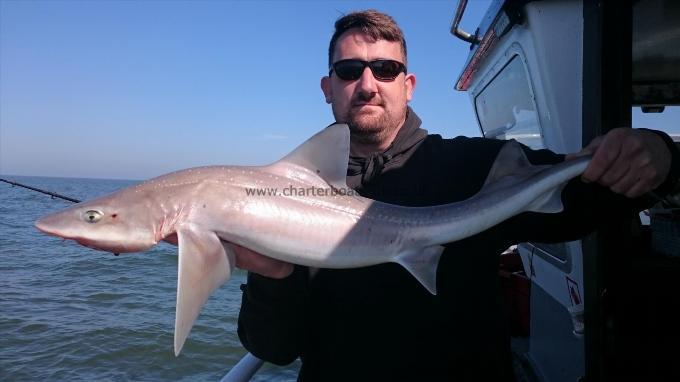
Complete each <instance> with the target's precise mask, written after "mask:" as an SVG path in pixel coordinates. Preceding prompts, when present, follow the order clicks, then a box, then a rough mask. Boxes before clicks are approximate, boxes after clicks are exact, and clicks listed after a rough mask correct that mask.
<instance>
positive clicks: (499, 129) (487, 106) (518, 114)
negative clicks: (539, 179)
mask: <svg viewBox="0 0 680 382" xmlns="http://www.w3.org/2000/svg"><path fill="white" fill-rule="evenodd" d="M475 112H476V113H477V118H478V119H479V123H480V125H481V127H482V132H483V134H484V136H485V137H487V138H496V139H516V140H518V141H519V142H522V143H524V144H525V145H527V146H529V147H531V148H533V149H540V148H544V147H545V145H544V144H543V138H542V135H541V129H540V125H539V120H538V113H537V112H536V106H535V103H534V97H533V94H532V92H531V89H530V85H529V79H528V78H527V75H526V71H525V70H524V65H523V63H522V60H521V58H520V57H519V56H518V55H515V56H513V58H512V59H511V60H510V62H508V64H507V65H505V67H504V68H503V69H502V70H501V71H500V72H499V73H498V74H497V75H496V76H495V77H494V78H493V79H492V80H491V81H490V82H489V84H488V85H486V87H485V88H484V89H483V90H482V91H481V92H480V93H479V95H477V96H476V97H475Z"/></svg>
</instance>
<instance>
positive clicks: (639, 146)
mask: <svg viewBox="0 0 680 382" xmlns="http://www.w3.org/2000/svg"><path fill="white" fill-rule="evenodd" d="M587 154H592V155H593V159H592V160H591V161H590V164H589V165H588V168H586V170H585V171H584V172H583V175H581V179H582V180H583V181H584V182H586V183H590V182H597V183H599V184H601V185H603V186H606V187H609V189H611V190H612V191H614V192H616V193H619V194H623V195H625V196H627V197H629V198H637V197H639V196H642V195H644V194H645V193H647V192H649V191H652V190H654V189H655V188H657V187H659V186H660V185H661V184H662V183H663V182H664V180H665V179H666V177H667V176H668V171H670V167H671V153H670V150H669V149H668V147H667V146H666V143H665V142H664V141H663V139H662V138H661V137H659V136H658V135H656V134H654V133H652V132H649V131H646V130H636V129H631V128H618V129H613V130H611V131H609V132H608V133H607V134H605V135H604V136H600V137H597V138H595V139H593V141H592V142H591V143H590V144H589V145H588V146H587V147H585V148H584V149H583V150H581V151H580V152H579V153H576V154H571V155H568V156H567V159H570V158H574V157H577V156H581V155H587Z"/></svg>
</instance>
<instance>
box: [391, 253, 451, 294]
mask: <svg viewBox="0 0 680 382" xmlns="http://www.w3.org/2000/svg"><path fill="white" fill-rule="evenodd" d="M442 252H444V247H442V246H441V245H433V246H431V247H425V248H423V249H418V250H413V251H408V252H404V253H402V254H400V255H399V256H397V257H396V258H395V259H394V262H395V263H397V264H400V265H401V266H403V267H404V268H406V270H407V271H409V273H411V274H412V275H413V277H415V278H416V279H417V280H418V281H419V282H420V283H421V284H422V285H423V286H424V287H425V289H427V290H428V291H429V292H430V293H432V294H437V267H438V266H439V258H440V257H441V255H442Z"/></svg>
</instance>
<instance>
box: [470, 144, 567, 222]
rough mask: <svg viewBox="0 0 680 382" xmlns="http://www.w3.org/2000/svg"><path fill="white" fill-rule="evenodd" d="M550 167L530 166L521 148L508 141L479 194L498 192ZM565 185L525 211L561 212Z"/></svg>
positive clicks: (554, 189)
mask: <svg viewBox="0 0 680 382" xmlns="http://www.w3.org/2000/svg"><path fill="white" fill-rule="evenodd" d="M551 167H552V166H551V165H533V164H531V162H529V159H527V156H526V154H525V153H524V150H523V149H522V146H521V145H520V144H519V143H518V142H517V141H515V140H514V139H513V140H510V141H508V142H507V143H505V144H504V145H503V147H502V148H501V150H500V151H499V152H498V155H497V156H496V160H495V161H494V162H493V165H492V166H491V170H490V171H489V175H488V176H487V178H486V182H484V187H483V188H482V190H481V191H480V193H481V192H485V193H493V192H500V191H501V190H502V189H504V188H506V187H509V186H511V185H513V184H515V183H519V182H521V181H523V180H525V179H527V178H529V177H531V176H533V175H535V174H537V173H539V172H541V171H543V170H545V169H548V168H551ZM565 184H566V183H565ZM565 184H562V185H560V186H558V187H556V188H553V189H551V190H549V191H548V192H546V193H545V194H543V195H540V196H539V197H537V198H536V199H535V200H534V201H533V202H532V203H531V204H530V205H529V206H528V207H527V209H526V211H532V212H543V213H556V212H561V211H562V210H563V206H562V189H563V188H564V185H565Z"/></svg>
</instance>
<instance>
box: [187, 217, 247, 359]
mask: <svg viewBox="0 0 680 382" xmlns="http://www.w3.org/2000/svg"><path fill="white" fill-rule="evenodd" d="M177 237H178V244H179V269H178V277H177V308H176V311H175V356H177V355H178V354H179V352H180V351H181V350H182V346H183V345H184V341H185V340H186V338H187V336H188V335H189V331H190V330H191V327H192V326H193V325H194V321H195V320H196V317H198V314H199V313H200V311H201V308H202V307H203V305H204V304H205V302H206V301H207V300H208V297H210V295H211V294H212V292H213V291H214V290H215V289H217V288H219V287H220V286H221V285H222V284H224V283H225V282H226V281H227V280H229V277H231V271H232V269H233V264H234V262H233V251H231V250H229V251H228V252H227V251H225V246H223V245H222V242H221V241H220V239H219V238H218V237H217V235H216V234H215V233H214V232H211V231H202V230H200V229H198V228H197V227H195V226H191V225H189V226H185V227H182V228H181V229H179V230H178V231H177Z"/></svg>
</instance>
